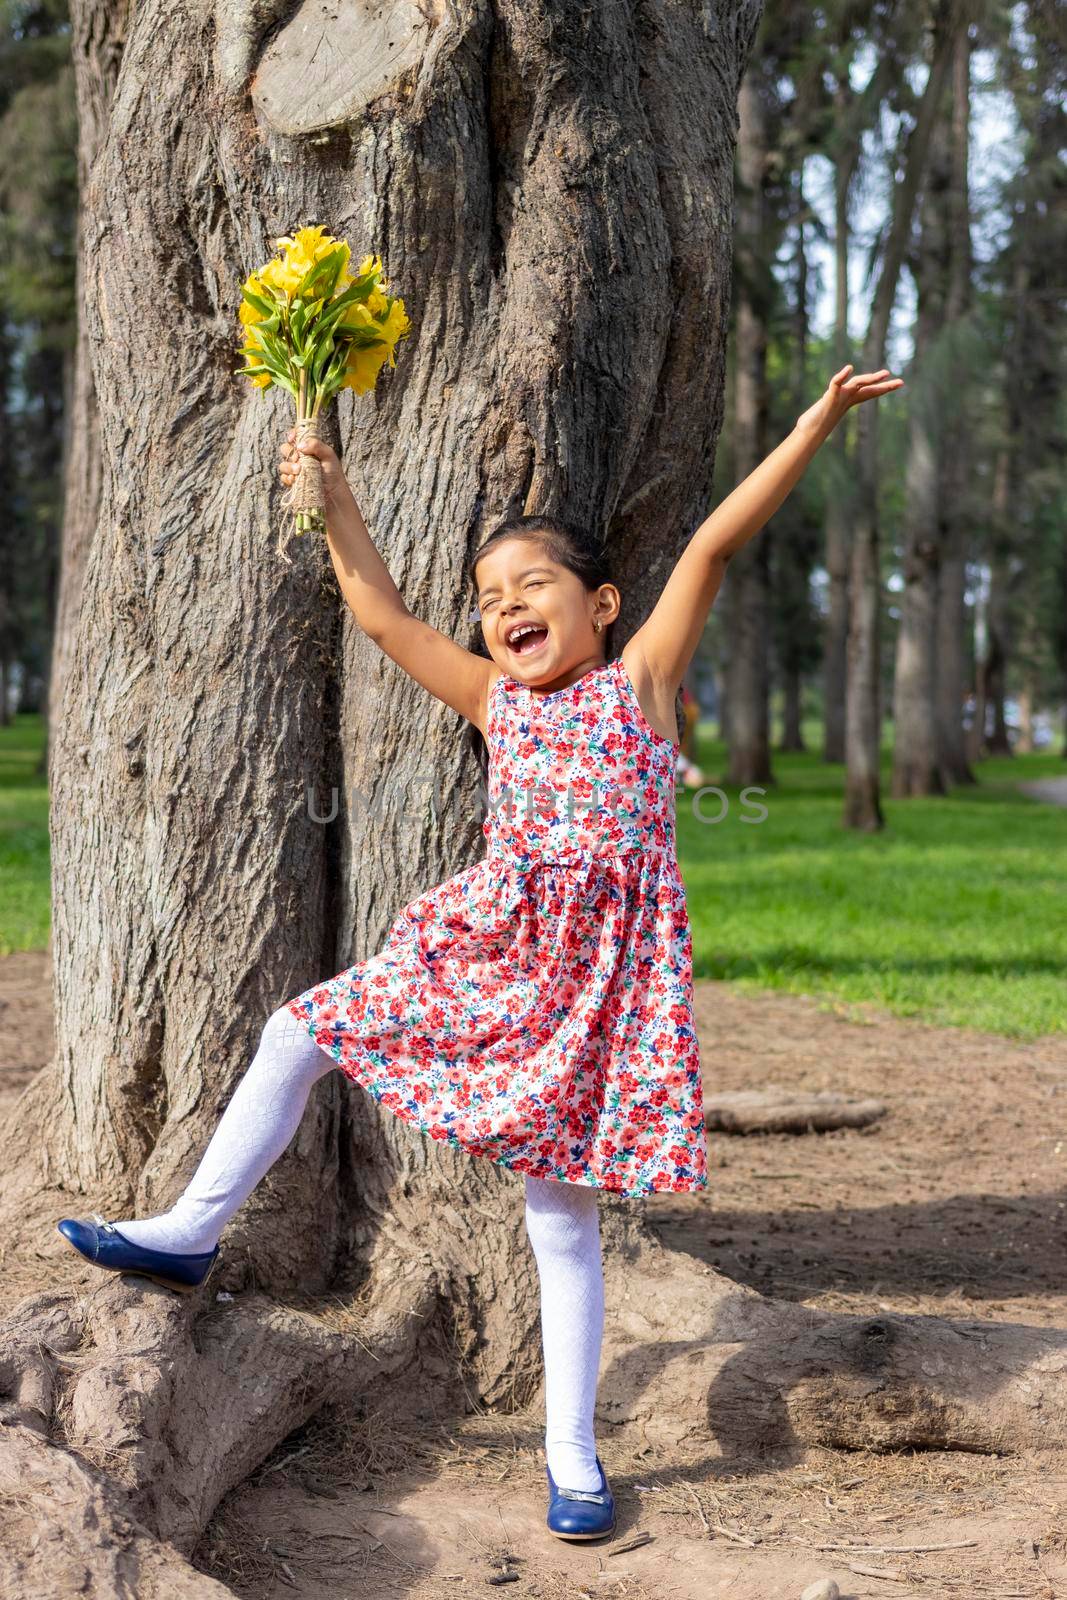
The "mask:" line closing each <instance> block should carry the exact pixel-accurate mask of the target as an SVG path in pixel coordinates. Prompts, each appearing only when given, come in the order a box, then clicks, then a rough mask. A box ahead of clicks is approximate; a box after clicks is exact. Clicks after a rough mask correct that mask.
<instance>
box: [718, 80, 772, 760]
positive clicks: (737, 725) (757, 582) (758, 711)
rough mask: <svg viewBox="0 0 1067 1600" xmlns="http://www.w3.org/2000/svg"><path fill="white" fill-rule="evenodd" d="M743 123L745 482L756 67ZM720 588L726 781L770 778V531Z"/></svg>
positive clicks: (757, 157)
mask: <svg viewBox="0 0 1067 1600" xmlns="http://www.w3.org/2000/svg"><path fill="white" fill-rule="evenodd" d="M738 124H739V133H738V145H737V184H738V195H737V227H736V234H735V240H736V249H737V253H738V261H737V272H736V275H735V284H736V290H735V292H736V295H737V316H736V322H735V329H736V332H735V345H736V356H735V362H736V365H735V400H734V478H735V481H736V482H737V483H740V482H741V481H742V480H743V479H744V478H747V477H748V475H749V473H750V472H752V471H753V470H754V469H755V467H756V466H757V465H758V464H759V462H760V461H761V460H762V458H763V456H764V455H765V454H766V441H767V328H766V321H765V308H764V305H763V296H762V293H761V285H760V283H759V281H758V275H759V274H760V273H761V271H762V270H763V261H762V249H761V246H762V243H763V236H764V228H763V206H764V202H763V185H764V182H765V179H766V165H767V140H766V131H765V125H764V111H763V106H762V104H761V100H760V84H759V82H758V80H757V76H756V74H755V72H749V73H747V74H746V75H745V78H744V80H743V82H742V84H741V92H740V95H739V97H738ZM723 588H724V604H725V606H726V617H727V623H726V652H727V653H726V663H725V665H726V698H727V701H728V703H729V708H730V710H729V752H728V762H727V772H726V781H727V783H731V784H738V785H743V784H761V783H769V782H770V781H771V776H772V774H771V757H770V725H769V724H770V718H769V709H768V701H769V693H770V683H769V674H768V632H769V627H770V538H769V534H768V531H767V530H766V529H764V531H763V532H762V533H761V534H760V536H759V538H757V539H753V540H752V541H750V543H749V544H747V545H746V546H745V548H744V549H743V550H739V551H738V552H737V554H736V555H735V556H734V557H733V558H732V560H731V561H730V565H729V567H728V568H727V573H726V578H725V582H724V585H723Z"/></svg>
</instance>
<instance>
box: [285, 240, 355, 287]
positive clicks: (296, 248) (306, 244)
mask: <svg viewBox="0 0 1067 1600" xmlns="http://www.w3.org/2000/svg"><path fill="white" fill-rule="evenodd" d="M274 243H275V245H276V246H277V247H278V248H279V249H281V250H284V252H285V254H284V260H283V262H282V266H283V268H284V269H285V270H286V271H289V272H292V273H294V274H295V283H299V282H300V279H301V278H302V277H304V275H305V274H306V273H308V272H310V271H311V268H312V267H313V266H314V265H315V263H316V261H321V260H322V258H323V256H328V255H330V254H331V253H332V252H333V251H334V250H336V249H337V248H338V247H340V249H341V251H342V256H341V272H342V275H345V274H346V273H347V268H348V260H349V256H350V253H351V252H350V251H349V247H348V245H347V244H346V243H345V241H344V240H343V239H335V238H334V237H333V235H332V234H329V233H327V232H326V230H325V229H324V228H321V227H315V228H300V229H298V230H297V232H296V233H295V234H283V236H282V237H281V238H280V239H275V241H274ZM294 287H295V284H294ZM289 292H290V293H291V290H290V291H289Z"/></svg>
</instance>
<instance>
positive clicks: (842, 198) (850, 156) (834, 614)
mask: <svg viewBox="0 0 1067 1600" xmlns="http://www.w3.org/2000/svg"><path fill="white" fill-rule="evenodd" d="M850 93H851V91H850V89H849V87H848V83H847V79H846V80H839V82H838V84H837V86H836V90H835V95H834V102H835V105H836V107H837V111H838V114H839V116H843V115H844V104H845V103H847V101H848V98H849V97H850ZM857 153H858V138H857V139H855V140H853V141H852V143H851V144H850V145H847V146H845V147H844V148H842V149H840V150H839V153H838V156H837V159H836V161H835V163H834V370H835V372H836V371H839V370H840V368H841V367H843V366H844V365H845V362H846V361H847V360H848V245H849V215H848V200H849V190H850V187H851V183H852V174H853V172H854V171H855V167H856V161H857ZM828 450H829V455H830V463H829V464H830V472H829V475H828V476H829V483H828V492H827V498H826V557H825V560H826V576H827V582H828V593H827V608H828V609H827V615H826V629H825V638H824V646H823V760H824V761H844V759H845V677H846V673H847V669H848V556H849V521H850V515H851V503H850V502H851V497H850V482H851V473H850V471H849V429H848V426H847V419H846V421H845V422H844V423H842V425H841V427H839V428H836V429H835V430H834V432H833V434H832V435H831V437H830V441H829V445H828Z"/></svg>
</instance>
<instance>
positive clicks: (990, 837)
mask: <svg viewBox="0 0 1067 1600" xmlns="http://www.w3.org/2000/svg"><path fill="white" fill-rule="evenodd" d="M701 734H702V736H701V738H700V760H701V765H702V766H703V768H704V771H705V772H706V773H708V774H709V776H710V777H711V780H712V781H714V777H715V775H716V774H718V773H721V771H722V770H723V768H724V764H725V752H724V750H723V748H722V746H721V745H719V744H717V743H716V742H715V741H714V740H712V739H711V738H710V737H708V730H707V729H702V730H701ZM805 737H806V738H807V739H808V742H809V745H810V747H811V749H812V750H813V751H817V750H818V739H819V733H818V729H817V728H815V727H811V728H808V729H806V730H805ZM42 743H43V730H42V725H41V721H40V718H39V717H33V716H20V717H18V718H16V720H15V723H14V725H13V726H12V727H9V728H0V882H2V885H3V887H2V892H0V953H3V954H7V953H9V952H11V951H12V950H27V949H29V950H33V949H43V948H44V947H45V945H46V944H47V942H48V924H49V866H48V795H47V789H46V786H45V781H44V779H43V778H42V777H37V776H35V770H34V769H35V767H36V764H37V759H38V756H39V754H40V750H41V747H42ZM884 761H885V765H884V774H883V775H884V780H885V787H884V790H883V796H884V798H883V802H882V805H883V811H884V813H885V818H886V824H887V825H886V827H885V829H884V830H883V831H882V832H881V833H877V834H858V833H852V832H849V831H847V830H846V829H844V828H842V827H841V801H842V793H843V786H844V772H843V769H842V768H841V767H839V766H826V765H824V764H823V762H822V761H820V760H819V758H818V755H817V754H812V755H801V756H780V755H779V756H776V757H775V761H774V765H775V772H776V776H777V780H778V781H777V784H776V786H775V787H773V788H772V789H771V790H770V792H769V793H768V794H767V795H766V796H764V797H763V799H762V804H764V805H765V806H766V807H767V810H768V816H767V819H766V821H765V822H761V823H759V824H752V823H742V822H741V821H740V820H739V818H740V817H741V815H742V814H743V813H744V808H742V807H741V805H740V802H739V799H738V794H737V791H736V790H731V789H728V790H727V791H726V793H727V795H728V797H729V801H730V809H729V812H728V815H727V817H726V819H725V821H723V822H721V823H719V824H717V825H714V826H713V825H710V824H701V823H698V822H697V821H696V820H695V819H694V817H693V814H692V805H691V797H690V795H689V794H687V792H686V791H684V790H682V789H679V803H678V840H679V857H680V861H681V867H682V875H683V877H684V879H685V883H686V888H687V891H688V899H689V913H690V918H691V921H692V925H693V954H694V970H695V974H696V976H697V977H710V978H728V979H731V980H733V981H735V982H737V983H738V984H739V985H741V986H743V987H747V988H751V989H754V990H756V989H779V990H783V991H788V992H790V993H794V994H798V993H799V994H810V995H815V996H818V997H820V998H825V999H827V1000H831V999H832V1000H836V1001H839V1002H846V1003H848V1002H854V1001H873V1002H874V1003H875V1004H876V1005H878V1006H882V1007H885V1008H886V1009H887V1010H889V1011H891V1012H894V1013H895V1014H896V1015H898V1016H902V1017H920V1018H923V1019H924V1020H927V1021H931V1022H938V1023H945V1024H962V1025H969V1026H971V1027H977V1028H985V1029H988V1030H991V1031H993V1032H996V1033H1003V1034H1007V1035H1012V1036H1015V1037H1019V1038H1032V1037H1034V1036H1036V1035H1038V1034H1042V1033H1067V810H1064V809H1062V808H1059V807H1055V806H1051V805H1047V804H1041V803H1038V802H1037V801H1033V800H1028V799H1026V798H1025V797H1023V796H1022V795H1019V794H1018V793H1016V791H1015V787H1014V786H1015V784H1016V783H1018V782H1021V781H1023V780H1026V779H1031V778H1040V777H1051V776H1061V775H1063V774H1064V773H1067V766H1065V764H1064V763H1063V762H1062V761H1061V760H1059V759H1058V758H1057V757H1056V756H1053V755H1036V756H1017V757H1015V758H1014V759H1005V758H1000V759H996V760H991V761H984V762H982V763H981V764H980V766H979V768H978V773H979V777H980V779H981V782H980V784H979V786H978V787H977V788H973V789H957V790H956V791H955V792H954V793H953V794H952V795H951V796H949V797H948V798H946V799H943V800H907V801H901V800H892V799H890V798H888V795H889V761H890V752H889V750H888V749H887V750H886V751H885V752H884ZM709 799H710V804H707V805H706V810H707V812H708V813H709V814H711V815H714V814H715V813H716V812H717V811H718V809H719V802H718V801H717V799H716V797H714V796H711V797H709ZM747 814H748V815H752V814H753V813H752V810H751V808H748V810H747ZM935 1065H936V1064H935Z"/></svg>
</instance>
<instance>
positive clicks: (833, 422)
mask: <svg viewBox="0 0 1067 1600" xmlns="http://www.w3.org/2000/svg"><path fill="white" fill-rule="evenodd" d="M851 371H852V366H851V363H850V364H849V365H848V366H847V367H842V368H841V371H840V372H835V373H834V375H833V377H832V378H831V379H830V382H829V384H828V386H827V389H826V393H825V394H824V395H823V396H822V397H821V398H820V399H818V400H816V402H815V404H814V405H813V406H810V407H809V408H808V410H807V411H805V412H804V414H803V416H800V417H798V418H797V427H798V428H800V429H801V430H803V431H805V432H809V433H818V434H820V435H821V436H822V437H823V438H825V437H826V435H827V434H829V433H832V432H833V430H834V429H835V428H836V427H837V424H838V423H839V422H840V421H841V418H842V417H843V416H844V414H845V412H846V411H847V410H848V409H849V407H850V406H858V405H859V404H860V402H861V401H862V400H876V399H877V398H878V396H879V395H882V394H889V393H890V391H891V390H893V389H900V388H902V387H903V384H904V379H903V378H891V377H890V376H889V368H888V367H883V368H882V370H881V371H880V372H857V373H856V375H855V377H853V378H850V377H849V373H850V372H851Z"/></svg>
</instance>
